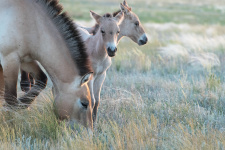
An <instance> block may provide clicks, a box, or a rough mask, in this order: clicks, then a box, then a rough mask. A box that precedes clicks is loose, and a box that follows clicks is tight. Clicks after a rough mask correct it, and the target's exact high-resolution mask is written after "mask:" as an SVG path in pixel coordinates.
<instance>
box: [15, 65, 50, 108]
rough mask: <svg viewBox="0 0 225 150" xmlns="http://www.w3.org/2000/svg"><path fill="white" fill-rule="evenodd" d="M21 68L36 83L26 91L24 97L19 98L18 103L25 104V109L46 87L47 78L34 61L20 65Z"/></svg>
mask: <svg viewBox="0 0 225 150" xmlns="http://www.w3.org/2000/svg"><path fill="white" fill-rule="evenodd" d="M21 68H22V69H23V70H24V71H26V72H30V74H31V75H32V77H34V79H35V81H36V82H35V84H34V86H33V87H32V88H31V89H30V91H28V92H27V93H26V94H25V95H24V96H22V97H20V98H19V101H20V102H22V103H23V104H26V107H29V104H31V103H32V102H33V101H34V100H35V98H36V97H37V96H38V95H39V93H40V92H41V91H42V90H43V89H44V88H45V87H46V85H47V80H48V78H47V76H46V75H45V73H44V72H43V71H42V70H41V68H40V67H39V65H38V63H37V62H36V61H32V62H29V63H22V64H21Z"/></svg>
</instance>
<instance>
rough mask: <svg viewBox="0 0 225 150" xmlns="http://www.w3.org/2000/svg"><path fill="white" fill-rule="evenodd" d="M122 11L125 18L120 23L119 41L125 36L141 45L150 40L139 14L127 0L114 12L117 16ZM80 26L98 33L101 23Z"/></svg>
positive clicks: (90, 31) (91, 32)
mask: <svg viewBox="0 0 225 150" xmlns="http://www.w3.org/2000/svg"><path fill="white" fill-rule="evenodd" d="M120 11H122V12H124V19H123V21H122V23H121V24H120V25H119V27H120V34H119V36H118V43H119V41H120V40H121V39H122V38H123V37H124V36H126V37H129V38H130V39H132V40H133V42H135V43H137V44H138V45H139V46H141V45H144V44H146V43H147V42H148V38H147V36H146V33H145V31H144V28H143V26H142V24H141V22H140V19H139V18H138V16H137V15H136V14H135V13H134V12H132V9H131V7H129V6H128V4H127V2H126V1H125V0H124V1H123V4H120V10H119V11H117V12H114V13H113V16H114V17H115V16H116V15H117V14H118V13H120ZM78 26H79V27H80V28H83V29H85V30H87V31H88V32H89V33H90V34H93V35H94V34H96V31H97V30H98V28H99V25H98V24H96V25H95V26H94V27H91V28H87V27H82V26H80V25H78Z"/></svg>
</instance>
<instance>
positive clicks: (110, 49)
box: [107, 47, 117, 57]
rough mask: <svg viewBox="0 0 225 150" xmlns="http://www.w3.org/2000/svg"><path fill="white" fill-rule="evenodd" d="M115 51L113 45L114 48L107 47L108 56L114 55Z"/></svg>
mask: <svg viewBox="0 0 225 150" xmlns="http://www.w3.org/2000/svg"><path fill="white" fill-rule="evenodd" d="M116 51H117V48H116V47H115V48H114V49H112V48H110V47H109V48H107V53H108V55H109V57H114V56H115V55H116Z"/></svg>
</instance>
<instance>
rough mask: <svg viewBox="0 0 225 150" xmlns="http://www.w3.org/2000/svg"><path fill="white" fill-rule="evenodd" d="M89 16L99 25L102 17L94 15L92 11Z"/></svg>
mask: <svg viewBox="0 0 225 150" xmlns="http://www.w3.org/2000/svg"><path fill="white" fill-rule="evenodd" d="M90 14H91V16H92V17H93V18H94V19H95V21H96V22H97V23H98V24H99V23H100V20H101V18H102V16H100V15H98V14H96V13H95V12H93V11H90Z"/></svg>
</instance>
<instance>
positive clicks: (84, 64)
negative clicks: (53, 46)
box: [35, 0, 92, 76]
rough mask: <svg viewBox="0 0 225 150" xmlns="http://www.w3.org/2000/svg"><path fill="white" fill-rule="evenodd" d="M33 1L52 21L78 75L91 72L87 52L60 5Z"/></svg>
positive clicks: (53, 1)
mask: <svg viewBox="0 0 225 150" xmlns="http://www.w3.org/2000/svg"><path fill="white" fill-rule="evenodd" d="M35 1H36V2H37V3H41V4H42V5H43V7H44V8H45V9H46V12H47V14H48V15H49V17H50V18H51V19H52V21H53V22H54V24H55V25H56V27H57V29H58V31H59V32H60V33H61V35H62V37H63V38H64V40H65V42H66V44H67V47H68V49H69V51H70V54H71V56H72V59H73V61H74V63H75V64H76V66H77V68H78V70H79V75H80V76H83V75H85V74H87V73H89V72H92V68H91V63H90V60H89V58H88V55H87V52H86V51H87V50H86V47H85V44H84V42H83V40H82V38H81V35H80V33H79V31H78V29H77V26H74V23H73V20H72V19H71V18H70V17H69V16H68V14H67V13H66V12H62V10H63V7H62V5H61V4H59V1H58V0H35Z"/></svg>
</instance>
